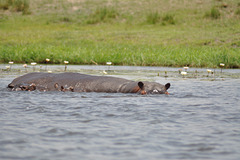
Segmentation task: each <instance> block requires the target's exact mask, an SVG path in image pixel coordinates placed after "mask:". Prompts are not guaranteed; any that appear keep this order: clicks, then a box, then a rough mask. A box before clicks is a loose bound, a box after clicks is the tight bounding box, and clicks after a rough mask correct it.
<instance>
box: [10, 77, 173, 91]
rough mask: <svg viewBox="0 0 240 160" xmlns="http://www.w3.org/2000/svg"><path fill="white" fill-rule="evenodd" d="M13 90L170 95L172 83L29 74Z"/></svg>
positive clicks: (15, 80) (16, 82) (14, 82)
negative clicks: (168, 90) (169, 89)
mask: <svg viewBox="0 0 240 160" xmlns="http://www.w3.org/2000/svg"><path fill="white" fill-rule="evenodd" d="M8 87H9V88H12V90H16V91H18V90H25V91H32V90H40V91H73V92H107V93H117V92H120V93H140V94H149V93H150V94H152V93H155V94H168V92H167V89H168V88H169V87H170V83H167V84H166V85H162V84H159V83H156V82H147V81H143V82H141V81H140V82H136V81H131V80H127V79H123V78H116V77H108V76H92V75H86V74H80V73H59V74H56V73H39V72H38V73H35V72H34V73H28V74H26V75H23V76H20V77H18V78H16V79H14V80H13V81H12V83H10V84H9V85H8Z"/></svg>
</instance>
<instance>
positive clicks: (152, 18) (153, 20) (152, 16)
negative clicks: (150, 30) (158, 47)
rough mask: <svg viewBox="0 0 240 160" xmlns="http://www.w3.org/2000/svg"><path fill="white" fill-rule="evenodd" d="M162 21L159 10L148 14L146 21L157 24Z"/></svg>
mask: <svg viewBox="0 0 240 160" xmlns="http://www.w3.org/2000/svg"><path fill="white" fill-rule="evenodd" d="M159 21H160V15H159V13H158V12H151V13H149V14H147V18H146V22H147V23H148V24H156V23H158V22H159Z"/></svg>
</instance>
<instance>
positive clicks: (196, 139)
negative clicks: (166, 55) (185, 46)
mask: <svg viewBox="0 0 240 160" xmlns="http://www.w3.org/2000/svg"><path fill="white" fill-rule="evenodd" d="M14 67H15V68H12V71H5V70H2V71H1V72H0V73H1V77H0V159H11V160H15V159H24V160H32V159H63V160H65V159H71V160H75V159H76V160H78V159H104V160H105V159H124V160H125V159H136V160H139V159H143V160H145V159H215V160H221V159H222V160H225V159H228V160H238V159H240V151H239V148H240V105H239V104H240V103H239V95H240V79H239V73H240V70H224V71H223V73H222V74H221V73H220V70H219V69H218V70H216V72H214V74H210V75H208V73H206V69H190V71H189V75H188V76H186V77H182V76H181V75H179V74H178V69H176V68H158V67H154V68H151V67H150V68H149V67H113V66H111V67H110V68H108V67H107V66H68V68H67V69H68V70H69V71H74V72H82V73H88V74H94V75H105V72H107V73H108V75H109V76H116V77H122V78H127V79H131V80H150V81H156V82H159V83H167V82H170V83H171V84H172V86H171V88H170V89H169V93H170V95H136V94H121V93H115V94H108V93H72V92H65V93H64V92H38V91H33V92H11V91H9V90H8V89H6V86H7V84H8V83H10V82H11V81H12V80H13V79H14V78H15V77H17V76H19V75H22V74H24V73H25V70H24V69H22V68H21V69H18V68H20V66H14ZM71 67H72V68H71ZM44 68H45V66H43V68H42V70H43V69H44ZM63 68H64V66H48V70H52V71H53V72H61V71H62V69H63ZM31 69H32V68H31V67H29V68H28V72H30V71H31ZM103 70H105V72H103ZM108 70H110V71H108ZM196 70H197V75H194V73H195V71H196ZM165 72H167V73H165ZM165 74H167V75H165ZM158 75H159V76H158ZM194 76H195V77H194Z"/></svg>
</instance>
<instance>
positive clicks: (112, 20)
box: [0, 0, 240, 68]
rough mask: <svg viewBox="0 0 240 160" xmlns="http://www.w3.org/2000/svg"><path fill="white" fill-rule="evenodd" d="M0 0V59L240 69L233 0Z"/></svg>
mask: <svg viewBox="0 0 240 160" xmlns="http://www.w3.org/2000/svg"><path fill="white" fill-rule="evenodd" d="M16 1H17V0H15V1H14V2H16ZM20 1H21V0H20ZM3 2H4V3H5V2H7V1H4V0H2V2H1V1H0V63H8V62H9V61H14V62H15V63H30V62H33V61H35V62H37V63H45V59H46V58H50V59H51V63H55V64H60V63H63V61H64V60H68V61H69V62H70V63H71V64H93V61H94V62H97V63H98V64H105V63H106V62H107V61H111V62H113V64H115V65H149V66H194V67H217V66H218V65H219V63H225V65H226V67H228V68H240V29H239V28H240V3H239V2H238V1H237V0H225V1H224V0H221V1H220V0H212V1H209V2H200V1H197V0H196V1H187V0H182V1H181V2H180V1H178V2H172V3H170V2H168V1H154V0H150V1H148V0H142V1H130V0H125V1H120V2H119V1H116V0H112V1H107V2H106V1H103V0H102V1H97V0H91V1H81V2H79V1H74V0H65V1H57V0H51V1H45V0H40V1H37V0H32V1H27V0H22V2H24V4H25V5H26V6H27V8H26V9H21V10H17V9H16V4H13V3H9V4H8V7H5V8H3V7H1V6H3V5H1V4H4V3H3ZM5 4H6V3H5ZM1 8H2V9H1ZM6 8H7V9H6Z"/></svg>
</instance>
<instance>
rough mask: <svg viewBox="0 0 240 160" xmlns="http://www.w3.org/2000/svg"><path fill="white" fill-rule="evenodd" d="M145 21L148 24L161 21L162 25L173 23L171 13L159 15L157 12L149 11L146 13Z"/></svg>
mask: <svg viewBox="0 0 240 160" xmlns="http://www.w3.org/2000/svg"><path fill="white" fill-rule="evenodd" d="M146 22H147V23H148V24H157V23H160V22H161V23H162V25H166V24H175V19H174V16H173V15H171V14H166V15H164V16H162V17H161V16H160V15H159V13H158V12H151V13H149V14H147V18H146Z"/></svg>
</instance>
